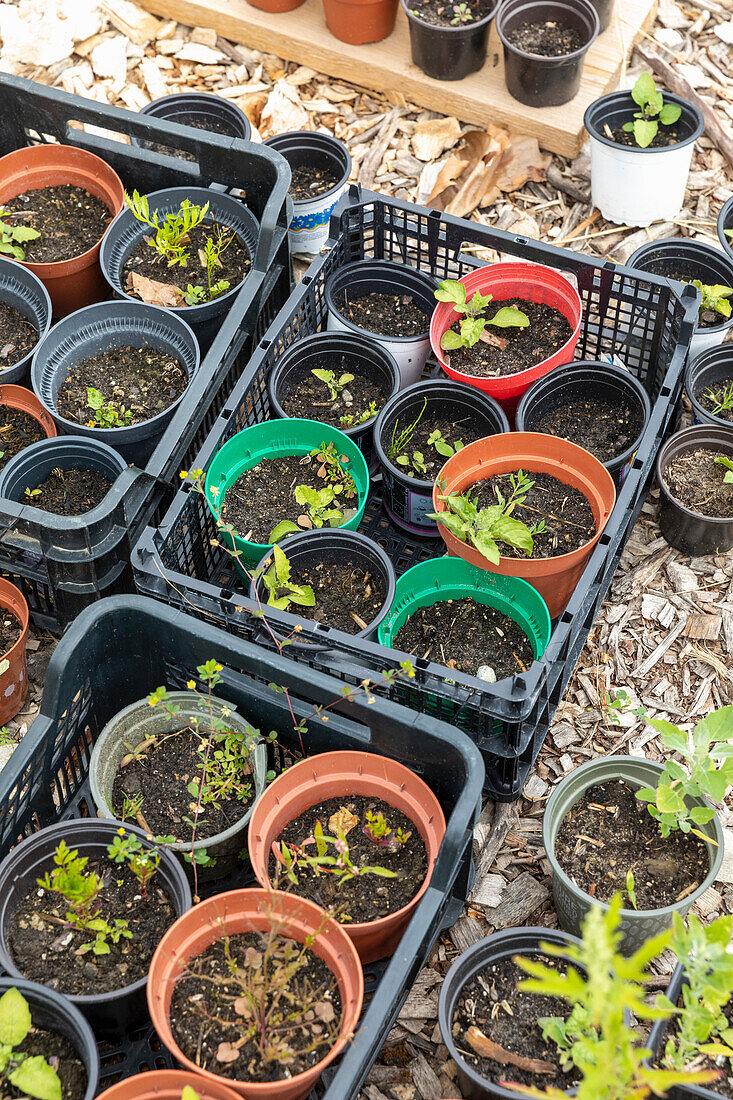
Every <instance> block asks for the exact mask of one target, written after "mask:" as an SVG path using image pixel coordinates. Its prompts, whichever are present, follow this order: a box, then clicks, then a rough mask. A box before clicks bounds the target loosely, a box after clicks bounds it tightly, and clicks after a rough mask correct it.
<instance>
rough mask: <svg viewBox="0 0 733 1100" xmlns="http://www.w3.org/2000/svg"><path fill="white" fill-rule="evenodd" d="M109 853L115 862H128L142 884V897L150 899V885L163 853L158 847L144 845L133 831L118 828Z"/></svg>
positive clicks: (108, 850)
mask: <svg viewBox="0 0 733 1100" xmlns="http://www.w3.org/2000/svg"><path fill="white" fill-rule="evenodd" d="M107 855H108V856H109V858H110V859H111V860H113V862H114V863H126V864H127V866H128V868H129V870H130V871H131V872H132V874H133V875H134V876H135V878H136V879H137V881H138V882H139V884H140V897H141V898H142V899H143V901H147V900H148V886H149V885H150V882H151V880H152V879H153V878H154V877H155V875H156V874H157V871H158V868H159V867H160V860H161V855H160V852H159V851H158V849H157V848H146V847H144V846H143V845H142V844H141V843H140V841H139V840H138V838H137V837H136V836H134V835H133V834H132V833H125V830H124V829H118V830H117V834H116V835H115V836H114V837H113V839H112V843H111V844H110V845H109V846H108V848H107Z"/></svg>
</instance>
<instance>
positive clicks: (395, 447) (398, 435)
mask: <svg viewBox="0 0 733 1100" xmlns="http://www.w3.org/2000/svg"><path fill="white" fill-rule="evenodd" d="M427 406H428V399H427V397H426V398H425V399H424V400H423V403H422V408H421V409H420V412H419V413H418V414H417V416H416V417H415V419H414V420H413V421H412V423H411V424H408V425H407V427H406V428H403V429H402V431H399V426H400V422H399V420H395V422H394V425H393V426H392V438H391V440H390V443H389V447H388V448H387V458H388V459H390V461H392V462H394V461H395V460H396V458H397V456H398V455H401V454H402V452H403V451H404V450H405V449H406V447H407V446H408V445H409V443H410V440H411V439H412V437H413V435H414V433H415V428H416V427H417V426H418V424H419V423H420V421H421V420H422V417H423V413H424V412H425V409H426V408H427Z"/></svg>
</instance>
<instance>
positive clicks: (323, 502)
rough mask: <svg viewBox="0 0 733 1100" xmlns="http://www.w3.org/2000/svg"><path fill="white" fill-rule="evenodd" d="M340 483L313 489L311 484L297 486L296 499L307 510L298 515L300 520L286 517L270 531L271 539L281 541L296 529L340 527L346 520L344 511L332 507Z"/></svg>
mask: <svg viewBox="0 0 733 1100" xmlns="http://www.w3.org/2000/svg"><path fill="white" fill-rule="evenodd" d="M341 489H342V486H340V485H324V486H323V488H322V489H311V487H310V486H309V485H298V486H296V489H295V493H294V494H293V495H294V496H295V500H296V502H297V503H298V504H301V505H303V507H304V508H305V511H304V512H303V514H302V515H300V516H298V522H297V523H293V521H292V520H289V519H284V520H281V522H280V523H278V525H277V527H275V529H274V530H273V531H271V532H270V538H269V541H270V542H271V543H273V544H275V543H277V542H280V540H281V539H283V538H285V536H286V535H292V534H294V532H296V531H302V530H311V529H312V528H313V527H325V526H326V524H328V525H329V526H330V527H338V526H339V525H340V524H342V523H343V521H344V513H343V512H342V511H341V509H340V508H332V507H331V505H332V503H333V501H334V500H336V497H337V494H338V493H339V492H341Z"/></svg>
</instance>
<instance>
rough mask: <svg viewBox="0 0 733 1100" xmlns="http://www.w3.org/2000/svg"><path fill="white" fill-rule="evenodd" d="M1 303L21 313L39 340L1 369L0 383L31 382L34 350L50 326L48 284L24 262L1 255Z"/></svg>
mask: <svg viewBox="0 0 733 1100" xmlns="http://www.w3.org/2000/svg"><path fill="white" fill-rule="evenodd" d="M0 302H4V303H5V304H6V305H9V306H12V307H13V309H17V310H18V312H19V313H22V314H23V316H24V317H26V318H27V319H28V320H29V321H30V322H31V324H32V325H34V327H35V328H37V329H38V340H37V341H36V344H35V345H34V347H33V348H31V350H30V351H29V352H28V353H27V354H26V355H24V356H23V358H22V359H19V360H18V361H17V363H13V365H12V366H11V367H5V368H3V369H0V384H3V385H5V384H7V383H23V384H24V385H25V384H27V382H28V375H29V373H30V367H31V359H32V358H33V352H34V351H35V348H36V347H37V346H38V344H39V343H40V341H41V340H42V339H43V337H44V336H45V335H46V333H47V332H48V330H49V329H50V327H51V299H50V298H49V296H48V291H47V290H46V288H45V286H44V285H43V283H42V282H41V280H40V279H39V278H38V276H37V275H34V274H33V272H32V271H31V270H30V269H29V268H28V267H26V266H25V265H24V264H19V263H16V262H14V261H13V260H8V259H6V258H5V257H4V256H0Z"/></svg>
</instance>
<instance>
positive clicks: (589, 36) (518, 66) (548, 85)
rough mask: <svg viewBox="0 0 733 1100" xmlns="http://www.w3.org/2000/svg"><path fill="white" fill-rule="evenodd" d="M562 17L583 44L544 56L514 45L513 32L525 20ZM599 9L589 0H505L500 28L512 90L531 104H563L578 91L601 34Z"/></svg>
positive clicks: (508, 85)
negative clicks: (511, 33) (550, 55)
mask: <svg viewBox="0 0 733 1100" xmlns="http://www.w3.org/2000/svg"><path fill="white" fill-rule="evenodd" d="M550 19H554V20H558V21H560V22H562V23H564V24H565V25H566V26H568V27H570V28H572V30H574V31H576V32H577V33H578V34H579V35H580V37H581V39H582V43H583V44H582V46H580V47H579V49H577V50H574V51H573V52H572V53H569V54H565V55H564V56H563V57H543V56H541V55H540V54H534V53H527V52H526V51H525V50H521V49H519V47H518V46H515V45H513V44H512V43H511V42H510V41H509V38H508V35H509V33H510V32H511V31H512V30H514V29H515V28H516V27H518V26H520V25H521V24H522V23H527V22H530V23H531V22H537V23H539V22H542V21H544V20H550ZM599 25H600V24H599V20H598V13H597V12H596V9H595V8H594V7H593V5H592V4H591V3H589V0H502V3H501V5H500V6H499V10H498V12H497V15H496V30H497V33H498V35H499V38H500V39H501V44H502V46H503V48H504V79H505V80H506V86H507V89H508V91H509V94H510V95H511V96H513V97H514V99H516V100H518V101H519V102H520V103H524V104H526V105H527V106H528V107H559V106H561V105H562V104H563V103H568V102H569V101H570V100H571V99H574V98H575V96H576V95H577V92H578V88H579V87H580V77H581V73H582V72H583V62H584V61H585V55H586V53H587V52H588V50H589V49H590V47H591V46H592V45H593V43H594V42H595V40H596V38H597V37H598V28H599Z"/></svg>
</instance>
